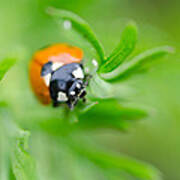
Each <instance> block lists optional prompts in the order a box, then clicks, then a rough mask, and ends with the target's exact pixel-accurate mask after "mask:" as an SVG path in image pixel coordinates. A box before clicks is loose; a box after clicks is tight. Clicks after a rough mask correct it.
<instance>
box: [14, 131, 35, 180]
mask: <svg viewBox="0 0 180 180" xmlns="http://www.w3.org/2000/svg"><path fill="white" fill-rule="evenodd" d="M29 135H30V133H29V132H28V131H24V130H18V135H16V140H15V142H14V147H13V152H12V170H13V173H14V175H15V177H16V179H17V180H35V179H37V178H36V173H35V172H36V171H35V162H34V160H33V159H32V157H31V156H30V155H29V153H28V152H27V149H28V138H29Z"/></svg>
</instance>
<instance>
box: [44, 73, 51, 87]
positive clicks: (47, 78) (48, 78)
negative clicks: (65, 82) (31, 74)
mask: <svg viewBox="0 0 180 180" xmlns="http://www.w3.org/2000/svg"><path fill="white" fill-rule="evenodd" d="M43 79H44V82H45V84H46V86H48V87H49V84H50V80H51V73H49V74H47V75H45V76H43Z"/></svg>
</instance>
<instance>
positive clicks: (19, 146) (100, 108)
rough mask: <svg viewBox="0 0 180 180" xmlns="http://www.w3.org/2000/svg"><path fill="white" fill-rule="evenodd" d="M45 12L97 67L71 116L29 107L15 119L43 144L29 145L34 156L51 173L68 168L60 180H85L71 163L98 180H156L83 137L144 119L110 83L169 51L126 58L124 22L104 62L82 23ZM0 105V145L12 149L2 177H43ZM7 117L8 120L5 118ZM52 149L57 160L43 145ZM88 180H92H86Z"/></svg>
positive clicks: (126, 91) (128, 42) (23, 134)
mask: <svg viewBox="0 0 180 180" xmlns="http://www.w3.org/2000/svg"><path fill="white" fill-rule="evenodd" d="M48 13H49V14H50V15H51V16H52V17H53V18H55V19H58V20H59V19H61V20H67V21H69V22H70V23H71V24H72V28H74V29H75V30H76V31H77V32H79V33H80V35H82V36H83V38H85V39H86V40H87V41H88V42H89V43H90V44H91V45H92V46H93V47H94V49H95V50H96V53H97V55H98V59H97V62H98V66H97V67H94V69H95V70H96V71H95V72H94V74H93V78H92V79H91V80H90V83H89V87H88V101H87V104H85V105H84V104H79V105H78V106H77V108H76V109H75V110H74V111H69V110H67V109H66V108H61V109H60V110H58V111H57V110H52V109H51V108H50V107H49V109H48V110H46V109H44V108H41V107H39V106H35V107H34V105H32V106H33V107H34V109H32V111H33V113H31V112H30V113H28V112H26V114H23V113H22V114H21V115H20V116H19V117H18V118H20V119H21V118H26V119H25V120H26V122H25V123H24V124H23V123H22V122H23V121H24V120H22V121H21V122H20V121H19V122H20V123H19V124H20V125H21V126H22V127H23V128H27V129H29V130H31V131H32V133H37V134H38V133H42V135H43V137H44V138H45V140H46V144H41V145H39V142H38V141H37V142H36V143H35V145H36V152H35V154H36V155H37V156H38V155H39V156H42V158H45V157H46V156H48V158H52V161H53V163H54V164H56V165H54V166H55V167H56V168H57V166H60V164H61V166H67V164H71V167H69V168H70V170H69V171H70V172H71V174H70V175H67V174H66V173H67V172H66V173H64V174H65V175H64V174H63V172H62V174H61V175H62V176H63V175H64V179H68V178H69V179H78V180H79V179H88V177H87V172H86V173H84V174H83V173H80V171H81V168H83V167H82V166H80V167H81V168H79V169H78V168H77V169H76V170H74V169H75V168H76V165H77V164H76V161H78V162H80V163H82V164H84V165H85V166H86V167H87V168H88V170H89V171H93V170H94V169H93V168H95V169H97V170H98V171H99V172H101V174H102V177H100V178H106V177H107V178H108V179H131V178H134V179H145V180H148V179H149V180H155V179H161V176H160V173H159V171H158V170H156V169H155V168H153V167H152V166H150V165H148V164H145V163H142V162H138V161H136V160H133V159H130V158H128V157H125V156H122V155H119V154H115V153H112V152H108V150H104V149H102V148H100V147H98V146H97V144H96V143H93V142H92V141H91V140H90V139H89V138H88V136H87V137H86V135H84V134H85V133H86V132H88V131H89V130H92V129H97V128H98V129H100V128H111V129H118V130H126V129H127V128H128V127H129V125H130V123H131V122H134V121H133V120H138V119H142V118H145V117H146V116H147V112H146V111H145V110H144V109H139V108H137V107H126V106H125V105H124V104H123V102H124V101H127V100H128V97H129V95H130V94H131V93H132V89H131V88H130V87H128V86H125V85H123V83H122V84H121V83H120V84H119V83H118V86H117V84H116V83H114V82H119V81H121V80H124V79H125V78H128V77H130V75H132V74H133V73H137V72H139V71H138V70H139V68H140V67H141V68H142V66H143V65H144V64H145V63H146V62H148V61H149V60H152V59H154V58H157V57H159V56H162V55H165V54H168V53H171V52H172V50H173V49H172V48H171V47H168V46H163V47H157V48H154V49H151V50H147V51H145V52H143V53H142V54H140V55H138V56H136V57H133V58H132V59H128V57H129V55H130V54H131V53H132V51H133V50H134V48H135V45H136V40H137V28H136V25H135V24H134V23H129V24H128V25H127V27H126V28H125V30H124V31H123V33H122V37H121V40H120V43H119V44H118V46H117V47H116V48H115V49H114V50H113V51H112V53H111V54H110V55H109V56H107V57H106V56H105V52H104V50H103V47H102V45H101V43H100V42H99V41H98V39H97V37H96V35H95V34H94V32H93V31H92V30H91V28H90V26H89V25H88V23H86V22H85V21H84V20H83V19H81V18H80V17H79V16H77V15H76V14H73V13H71V12H68V11H65V10H59V9H54V8H49V9H48ZM12 64H14V60H11V59H10V60H9V59H6V60H3V61H2V62H1V63H0V76H1V79H2V77H3V75H4V74H5V72H6V71H7V70H8V69H9V67H10V66H11V65H12ZM94 69H92V70H94ZM112 82H113V83H112ZM133 92H134V90H133ZM2 106H3V107H2V113H1V116H2V118H1V119H2V120H1V124H2V126H1V128H2V129H3V131H2V132H4V133H3V139H4V141H6V140H7V139H10V140H9V143H8V144H6V143H5V144H6V146H7V147H13V148H10V150H9V153H10V154H11V155H10V156H9V155H8V154H7V159H8V164H7V169H8V172H7V173H6V178H7V179H8V177H10V176H12V177H14V178H15V179H20V180H21V179H22V180H26V179H27V180H31V179H39V177H40V176H42V174H43V170H42V169H38V170H39V171H36V168H35V165H34V160H33V158H32V157H31V156H30V155H29V152H28V151H29V149H28V146H27V138H28V136H29V134H30V133H29V131H25V130H22V129H21V128H18V127H17V125H16V124H15V122H14V117H13V113H11V111H10V110H11V107H8V105H7V106H5V107H4V104H3V103H2ZM37 107H38V108H37ZM31 108H32V107H31ZM46 108H47V107H46ZM9 111H10V112H9ZM42 114H43V115H42ZM7 115H8V118H5V117H6V116H7ZM59 117H60V118H59ZM18 118H17V117H16V118H15V121H16V122H18V120H17V119H18ZM77 122H78V123H77ZM44 132H45V133H46V134H44ZM37 136H38V135H37ZM4 141H3V142H4ZM54 144H55V146H56V147H57V148H61V151H60V152H61V158H59V156H60V155H59V156H58V155H57V153H55V152H54V151H53V150H52V149H49V145H52V146H53V145H54ZM37 149H38V150H37ZM43 151H44V152H43ZM54 154H55V155H54ZM54 156H55V157H54ZM56 158H57V160H56ZM58 158H59V159H58ZM63 159H65V161H63ZM58 163H59V164H58ZM44 166H45V165H44ZM49 168H51V167H49ZM52 168H53V167H52ZM88 170H86V171H88ZM12 172H13V173H12ZM11 173H12V174H13V175H11ZM56 175H57V177H59V176H60V174H58V173H57V174H56ZM51 176H52V174H51V175H49V177H51ZM54 176H55V175H54ZM42 177H43V176H42ZM67 177H68V178H67ZM46 178H48V177H46ZM89 179H92V177H89Z"/></svg>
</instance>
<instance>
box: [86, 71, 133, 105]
mask: <svg viewBox="0 0 180 180" xmlns="http://www.w3.org/2000/svg"><path fill="white" fill-rule="evenodd" d="M135 92H136V91H135V89H133V88H131V87H129V86H128V85H126V84H118V85H114V84H110V83H108V82H106V81H104V80H103V79H102V78H101V77H99V75H98V74H94V76H93V78H92V79H91V81H90V83H89V87H88V93H87V94H88V98H89V99H91V100H100V99H109V98H116V99H120V100H121V102H122V101H124V100H125V101H127V100H128V99H129V97H130V95H132V94H134V93H135Z"/></svg>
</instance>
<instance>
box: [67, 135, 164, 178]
mask: <svg viewBox="0 0 180 180" xmlns="http://www.w3.org/2000/svg"><path fill="white" fill-rule="evenodd" d="M71 138H72V139H73V140H72V141H70V142H71V144H70V146H71V147H72V148H73V149H74V150H75V151H76V152H78V153H80V154H81V155H82V156H84V157H86V158H88V159H89V160H90V161H92V162H94V163H95V164H96V165H98V166H99V167H101V168H103V169H104V170H108V169H109V168H110V169H115V170H119V171H120V172H123V171H124V172H126V173H127V174H129V175H130V176H132V177H133V178H135V179H142V180H160V179H161V173H160V172H159V171H158V170H157V169H155V168H154V167H152V166H151V165H149V164H146V163H143V162H139V161H137V160H134V159H132V158H129V157H125V156H122V155H119V154H115V153H112V152H111V153H108V152H106V151H104V150H101V149H100V148H98V147H97V145H95V144H94V143H92V141H90V140H89V139H88V138H78V141H77V140H76V139H75V138H73V137H71Z"/></svg>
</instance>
